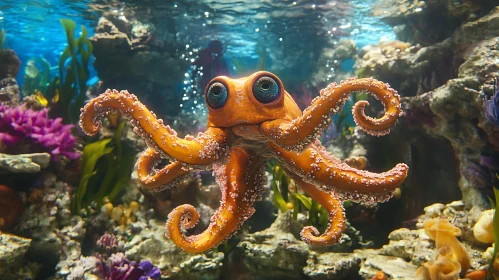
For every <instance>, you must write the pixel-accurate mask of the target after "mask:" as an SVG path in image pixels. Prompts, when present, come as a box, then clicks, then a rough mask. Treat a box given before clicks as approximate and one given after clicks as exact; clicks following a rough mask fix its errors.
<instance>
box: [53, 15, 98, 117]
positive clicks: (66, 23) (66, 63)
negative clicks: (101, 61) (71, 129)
mask: <svg viewBox="0 0 499 280" xmlns="http://www.w3.org/2000/svg"><path fill="white" fill-rule="evenodd" d="M60 21H61V24H62V26H63V27H64V31H65V32H66V37H67V40H68V46H67V47H66V49H64V51H63V53H62V55H61V58H60V59H59V77H56V78H55V79H54V80H53V81H52V82H51V84H50V85H49V87H48V90H47V92H46V97H47V99H52V98H53V97H55V96H57V95H59V100H58V102H57V106H56V108H54V110H55V114H56V115H57V116H60V117H62V118H63V120H64V122H66V123H68V122H69V123H76V122H77V121H78V117H79V114H80V109H81V108H82V107H83V105H84V103H85V98H86V97H85V93H86V91H87V80H88V78H89V75H90V73H89V68H88V65H89V61H90V58H91V56H92V53H93V46H92V42H90V40H88V38H87V36H88V32H87V29H86V28H85V26H83V25H82V26H81V36H80V38H78V39H75V36H74V33H75V29H76V24H75V22H74V21H72V20H69V19H61V20H60Z"/></svg>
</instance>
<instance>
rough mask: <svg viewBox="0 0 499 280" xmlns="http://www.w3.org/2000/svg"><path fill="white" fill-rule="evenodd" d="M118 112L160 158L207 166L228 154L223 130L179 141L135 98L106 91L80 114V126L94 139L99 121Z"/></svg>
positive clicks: (179, 139) (126, 94)
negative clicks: (127, 119) (100, 118)
mask: <svg viewBox="0 0 499 280" xmlns="http://www.w3.org/2000/svg"><path fill="white" fill-rule="evenodd" d="M117 111H119V112H121V113H123V114H124V115H125V117H128V118H129V119H131V123H132V125H133V126H134V131H135V132H136V133H137V134H139V135H140V136H141V137H142V138H143V139H144V140H145V141H146V143H147V145H148V146H149V147H152V148H154V149H155V150H156V151H158V152H160V153H161V156H162V157H168V158H172V159H173V160H179V161H181V162H183V163H186V164H192V165H206V164H210V163H213V162H214V161H216V160H217V159H219V158H221V157H222V156H223V155H224V154H225V153H226V151H227V144H228V141H229V137H228V134H227V132H226V131H225V130H223V129H220V128H213V127H211V128H208V129H207V130H206V131H205V133H200V134H199V135H198V136H197V137H196V138H194V137H192V136H187V137H185V138H184V139H182V138H179V137H177V133H176V132H175V130H173V129H172V128H170V126H165V125H163V121H162V120H161V119H157V118H156V115H155V114H154V113H152V112H151V111H149V109H147V107H146V106H144V104H142V103H141V102H140V101H139V100H138V99H137V97H136V96H135V95H133V94H130V93H128V92H127V91H121V92H118V91H117V90H113V91H111V90H109V89H108V90H107V91H106V92H105V93H103V94H101V95H100V96H98V97H96V98H94V99H92V100H91V101H90V102H88V103H87V105H85V107H84V108H83V109H82V110H81V115H80V126H81V128H82V129H83V131H84V132H85V133H87V134H88V135H95V134H96V133H97V132H99V130H100V128H101V125H102V123H101V121H100V120H99V117H101V116H103V115H106V114H109V113H113V112H117Z"/></svg>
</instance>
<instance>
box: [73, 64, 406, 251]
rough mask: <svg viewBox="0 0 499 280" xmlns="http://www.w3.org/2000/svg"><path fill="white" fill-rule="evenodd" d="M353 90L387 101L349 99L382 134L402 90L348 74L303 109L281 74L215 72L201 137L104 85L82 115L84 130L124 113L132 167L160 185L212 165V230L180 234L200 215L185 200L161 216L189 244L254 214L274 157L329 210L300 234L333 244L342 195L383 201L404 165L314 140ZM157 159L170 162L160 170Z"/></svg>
mask: <svg viewBox="0 0 499 280" xmlns="http://www.w3.org/2000/svg"><path fill="white" fill-rule="evenodd" d="M354 91H368V92H370V93H371V94H373V95H374V96H375V97H377V98H378V99H379V100H380V101H381V102H382V103H383V105H384V106H385V113H384V115H383V116H382V117H381V118H378V119H374V118H371V117H368V116H366V114H365V113H364V108H365V107H366V106H367V105H368V102H367V101H359V102H357V103H356V104H355V106H354V107H353V110H352V111H353V116H354V119H355V121H356V123H357V125H358V126H359V127H360V128H361V129H362V130H364V131H365V132H367V133H369V134H371V135H378V136H379V135H385V134H387V133H388V132H389V131H390V128H391V127H392V126H393V125H395V123H396V121H397V118H398V117H399V116H400V114H401V109H400V103H399V96H398V94H397V92H396V91H395V90H393V89H392V88H390V86H389V85H387V84H384V83H382V82H380V81H377V80H375V79H372V78H367V79H356V78H352V79H348V80H346V81H343V82H341V83H340V84H339V85H337V84H336V83H332V84H330V85H329V86H328V87H327V88H325V89H323V90H321V92H320V95H319V96H318V97H316V98H315V99H314V100H313V101H312V104H311V106H310V107H308V108H307V109H306V110H305V111H304V112H303V113H302V112H301V111H300V109H299V108H298V106H297V105H296V103H295V101H294V100H293V98H292V97H291V95H289V93H287V92H286V91H285V90H284V86H283V84H282V82H281V81H280V80H279V78H278V77H276V76H275V75H274V74H272V73H269V72H256V73H254V74H252V75H251V76H248V77H244V78H239V79H231V78H229V77H225V76H220V77H216V78H214V79H213V80H212V81H211V82H210V83H209V84H208V86H207V88H206V90H205V93H204V95H205V101H206V104H207V107H208V110H209V115H208V124H207V129H206V131H205V132H204V133H199V134H198V135H197V137H193V136H190V135H188V136H186V137H185V138H180V137H178V136H177V133H176V132H175V131H174V130H173V129H172V128H170V126H168V125H164V124H163V121H162V120H160V119H157V117H156V116H155V115H154V114H153V113H152V112H151V111H149V110H148V109H147V107H146V106H144V105H143V104H142V103H141V102H139V101H138V99H137V97H136V96H135V95H133V94H130V93H128V92H127V91H121V92H118V91H116V90H113V91H111V90H107V91H106V92H105V93H104V94H102V95H100V96H98V97H97V98H94V99H93V100H91V101H90V102H89V103H88V104H87V105H86V106H85V107H84V108H83V109H82V113H81V117H80V126H81V128H82V129H83V130H84V131H85V132H86V133H87V134H89V135H95V134H96V133H97V132H98V131H99V130H100V128H101V125H102V124H101V122H100V120H99V118H100V117H103V116H105V115H106V114H110V113H116V112H121V113H122V114H123V115H124V116H125V117H127V118H129V119H130V120H131V123H132V125H133V126H134V131H135V132H136V133H138V134H139V135H140V136H141V137H142V138H143V139H144V140H145V142H146V143H147V145H148V147H149V148H148V149H147V150H146V151H145V152H144V153H143V154H142V155H141V157H140V159H139V161H138V168H137V173H138V177H139V180H140V181H141V183H142V184H143V185H144V187H145V188H147V189H150V190H154V191H160V190H163V189H165V188H167V187H169V186H173V185H175V183H176V182H178V181H179V180H181V179H182V177H183V176H185V175H186V174H187V173H189V172H191V171H195V170H205V169H210V168H211V169H213V174H214V176H215V178H216V181H217V183H218V184H219V186H220V189H221V191H222V201H221V203H220V207H219V209H218V210H217V211H216V213H215V214H214V215H213V217H212V218H211V223H210V224H209V226H208V228H207V229H206V230H204V231H203V232H202V233H200V234H196V235H190V236H188V235H186V233H185V229H189V228H192V227H194V226H195V225H196V224H197V222H198V221H199V213H198V212H197V210H196V209H195V208H194V207H193V206H192V205H189V204H184V205H181V206H178V207H177V208H175V209H174V210H173V211H172V212H171V213H170V215H169V218H168V221H167V223H166V230H167V231H168V233H167V236H168V237H169V238H170V239H171V240H172V241H173V242H174V243H175V244H177V245H178V246H179V247H180V248H182V249H183V250H185V251H187V252H191V253H199V252H204V251H206V250H209V249H212V248H214V247H215V246H217V245H218V244H220V243H221V242H223V241H224V240H226V239H228V238H229V237H230V236H231V235H232V234H234V233H235V232H236V231H237V230H238V228H239V227H241V225H242V224H243V223H244V221H246V220H247V219H248V218H249V217H251V215H252V214H253V213H254V212H255V209H254V208H253V204H254V203H255V201H257V200H259V199H260V195H261V194H262V192H263V190H264V186H265V185H266V181H267V178H266V175H265V167H264V166H265V164H264V162H265V161H267V160H270V159H272V158H275V159H277V160H278V161H279V162H280V163H281V165H282V166H283V167H284V168H285V169H286V170H287V172H288V174H289V175H290V176H291V177H292V178H293V179H294V180H295V182H296V183H297V184H298V185H299V186H300V187H301V189H302V190H303V191H304V192H305V193H307V194H308V195H309V196H310V197H312V198H313V199H315V200H316V201H317V202H318V203H320V204H321V205H322V206H323V207H324V208H325V209H327V211H328V212H329V226H328V228H327V229H326V231H325V232H324V233H322V234H321V233H319V231H318V230H317V229H316V228H314V227H312V226H307V227H305V228H304V229H303V230H302V232H301V237H302V239H303V240H304V241H306V242H308V243H309V244H314V245H332V244H335V243H337V242H338V241H339V240H340V237H341V235H342V233H343V231H344V230H345V214H344V209H343V206H342V201H343V200H353V201H356V202H368V203H376V202H384V201H386V200H388V199H390V198H391V197H392V196H393V192H394V190H395V189H396V188H397V187H398V186H399V185H400V184H401V183H402V182H403V181H404V180H405V178H406V176H407V172H408V167H407V165H405V164H397V165H396V166H395V167H394V168H393V169H391V170H389V171H386V172H383V173H371V172H368V171H364V170H358V169H355V168H352V167H350V166H349V165H347V164H345V163H342V162H341V161H340V160H339V159H337V158H335V157H334V156H333V155H331V154H329V153H328V152H327V151H326V149H325V148H324V147H323V146H322V145H321V144H320V142H319V141H318V140H317V136H318V135H319V134H320V133H321V131H322V130H323V129H324V128H326V127H328V126H329V124H330V123H331V118H330V115H331V114H334V113H337V112H338V111H339V110H340V109H341V107H342V106H343V104H344V103H345V101H346V100H347V99H348V97H349V95H350V94H351V93H352V92H354ZM162 159H169V160H170V163H169V164H167V165H166V166H165V167H163V168H162V169H157V168H156V167H155V166H156V164H157V163H158V162H159V161H161V160H162Z"/></svg>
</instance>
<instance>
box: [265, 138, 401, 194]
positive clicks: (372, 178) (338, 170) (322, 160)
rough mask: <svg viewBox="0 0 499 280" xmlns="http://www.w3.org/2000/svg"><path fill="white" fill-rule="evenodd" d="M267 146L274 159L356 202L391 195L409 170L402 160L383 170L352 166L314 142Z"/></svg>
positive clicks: (292, 170)
mask: <svg viewBox="0 0 499 280" xmlns="http://www.w3.org/2000/svg"><path fill="white" fill-rule="evenodd" d="M268 146H269V147H270V149H271V150H272V151H273V152H274V154H275V157H276V159H278V160H279V161H280V162H281V163H282V164H283V165H284V166H285V167H286V168H288V169H290V170H291V172H293V173H295V174H298V175H299V176H300V177H302V178H303V179H304V180H305V181H306V182H309V183H311V184H314V185H318V186H321V188H323V189H324V190H326V191H334V192H335V193H337V194H339V195H340V196H341V197H342V199H345V200H352V201H355V202H367V203H375V202H384V201H386V200H388V199H390V198H391V197H392V196H393V191H394V190H395V189H396V188H397V187H398V186H400V184H402V182H403V181H404V180H405V178H406V177H407V173H408V170H409V167H408V166H407V165H406V164H402V163H399V164H397V165H396V166H395V167H394V168H392V169H391V170H389V171H386V172H383V173H373V172H368V171H365V170H359V169H355V168H353V167H350V166H349V165H348V164H346V163H342V162H341V161H339V160H338V159H336V158H335V157H334V156H333V155H331V154H329V153H327V151H325V149H324V148H319V147H321V146H316V145H315V144H312V145H310V146H309V147H308V148H307V149H305V150H303V151H302V152H300V153H298V152H290V151H287V150H285V149H283V148H282V147H280V146H278V145H277V144H275V143H273V142H268Z"/></svg>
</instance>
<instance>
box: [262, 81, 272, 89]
mask: <svg viewBox="0 0 499 280" xmlns="http://www.w3.org/2000/svg"><path fill="white" fill-rule="evenodd" d="M262 88H263V89H265V90H267V89H269V88H270V83H268V82H265V83H263V84H262Z"/></svg>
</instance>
